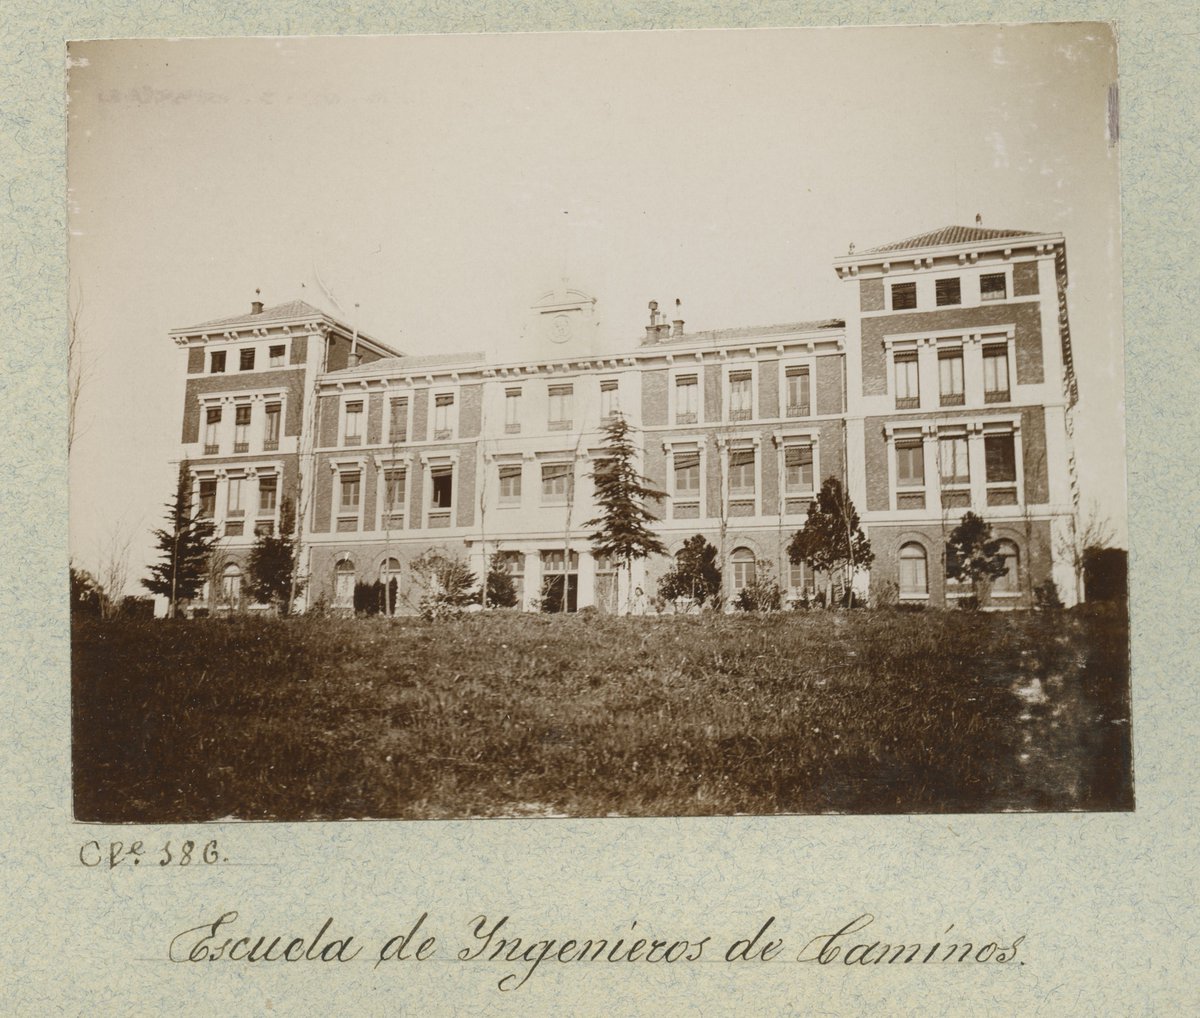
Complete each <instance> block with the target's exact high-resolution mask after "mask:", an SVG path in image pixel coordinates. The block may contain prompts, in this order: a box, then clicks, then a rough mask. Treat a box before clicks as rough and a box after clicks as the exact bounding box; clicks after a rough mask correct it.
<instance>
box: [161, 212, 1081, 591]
mask: <svg viewBox="0 0 1200 1018" xmlns="http://www.w3.org/2000/svg"><path fill="white" fill-rule="evenodd" d="M834 269H835V271H836V272H837V274H838V277H839V278H840V280H841V281H842V282H841V288H842V292H843V294H844V303H843V309H842V312H843V313H842V314H841V315H840V316H838V317H832V318H828V319H824V320H819V321H807V322H795V323H788V324H781V325H770V326H751V327H746V328H737V329H725V330H718V331H710V332H690V333H689V332H687V331H685V329H684V324H685V323H684V321H683V318H682V312H681V309H680V308H679V306H678V302H676V306H675V307H674V308H673V309H667V311H666V312H662V311H660V310H659V308H658V305H657V304H655V303H654V302H651V304H650V308H649V323H648V324H647V326H646V329H645V335H644V336H641V337H639V338H638V340H637V341H636V342H630V343H616V344H614V343H613V341H612V339H611V337H607V336H605V334H604V332H603V329H602V327H601V325H600V323H599V322H598V321H597V318H596V302H595V300H594V298H592V297H590V296H588V295H587V294H584V293H582V292H580V291H576V290H570V289H566V288H563V289H560V290H558V291H554V292H551V293H547V294H545V295H544V296H543V297H542V298H541V299H540V300H539V301H538V302H536V303H535V305H534V306H533V308H531V310H530V316H529V322H528V323H527V329H526V331H525V333H524V335H523V337H522V350H523V356H522V358H521V359H520V360H513V361H499V360H494V359H491V360H490V359H489V358H487V357H485V356H483V355H481V354H454V355H436V354H435V355H426V354H422V355H412V356H409V355H404V354H402V353H400V352H398V351H395V350H392V349H390V348H389V347H387V346H385V345H384V344H383V343H381V342H379V341H378V340H375V339H372V338H370V337H366V336H363V335H361V334H357V333H355V332H354V331H353V330H351V329H350V328H348V327H347V326H346V325H345V324H344V323H341V322H338V321H337V320H335V319H333V318H331V317H329V316H328V315H326V314H324V313H323V312H321V311H318V310H317V309H315V308H313V307H311V306H309V305H307V304H303V303H301V302H294V303H292V304H285V305H280V306H278V307H274V308H269V309H264V308H263V307H262V305H261V304H255V305H254V306H253V307H252V311H251V313H250V314H249V315H245V316H240V317H234V318H228V319H221V320H218V321H216V322H210V323H206V324H205V325H201V326H196V327H193V328H188V329H181V330H176V331H175V332H174V333H172V335H173V336H174V338H175V341H176V343H177V344H179V345H180V346H181V347H182V348H184V349H185V350H186V351H187V382H186V391H185V405H184V411H183V450H182V456H183V458H184V459H186V460H187V461H188V464H189V470H190V471H191V474H192V477H193V481H194V488H193V494H194V497H195V499H196V504H197V505H198V506H200V508H201V511H202V512H203V513H205V514H206V515H209V516H211V517H212V518H213V520H214V522H215V523H216V524H217V526H218V532H219V534H220V535H221V544H220V548H219V552H218V555H217V557H216V560H215V562H214V568H213V575H212V577H211V578H210V582H209V585H208V587H207V589H206V592H205V595H204V598H205V600H206V601H207V603H208V604H209V605H210V606H211V607H217V606H221V605H224V606H227V607H228V606H236V605H238V604H242V603H244V601H245V597H244V595H243V592H242V590H241V584H242V579H243V578H244V575H245V569H246V558H247V555H248V552H249V548H250V546H251V545H252V544H253V541H254V538H255V534H256V532H263V531H264V530H269V529H271V528H277V527H278V526H279V521H280V507H281V505H282V503H283V499H284V498H289V499H291V500H292V503H293V504H294V505H295V506H296V508H297V510H298V516H299V525H298V526H299V548H300V555H301V563H300V565H301V572H302V573H303V574H304V576H305V577H306V588H307V589H306V599H307V602H308V603H309V604H313V603H316V602H321V603H323V604H325V605H328V606H331V607H335V608H339V609H349V608H350V607H351V606H352V604H353V594H354V588H355V585H356V584H359V583H363V582H374V581H376V580H384V581H387V580H389V579H395V580H396V581H397V586H398V590H399V595H398V597H397V604H398V610H401V611H406V610H411V609H412V608H413V607H414V606H415V602H416V599H417V585H416V576H415V575H414V571H413V563H414V562H415V561H416V560H418V559H420V558H421V557H422V556H426V555H427V554H428V553H430V552H431V551H433V552H441V553H443V554H448V555H450V556H454V557H460V558H464V559H466V560H467V561H468V562H469V564H470V567H471V569H472V570H473V571H475V572H476V574H477V575H480V576H482V575H483V574H484V571H485V568H486V563H487V562H488V561H489V559H490V558H491V556H492V555H493V554H495V553H499V554H500V555H501V556H502V557H503V559H504V561H505V563H506V565H507V568H508V570H509V572H510V573H511V574H512V575H513V577H514V580H515V584H516V586H517V589H518V592H519V598H520V601H519V603H520V604H521V605H522V606H523V607H529V606H530V605H531V604H532V603H534V602H535V601H537V600H538V599H539V598H540V595H541V593H542V591H543V589H544V585H545V584H546V582H547V581H548V580H551V579H552V580H553V582H554V583H557V584H558V585H559V589H560V590H562V589H565V591H566V592H567V595H568V602H569V607H570V608H571V609H574V608H578V607H583V606H586V605H595V606H597V607H598V608H601V609H605V610H621V609H622V608H623V607H624V606H626V605H628V604H629V602H630V600H631V594H632V593H633V592H632V591H631V590H630V589H627V588H628V587H629V586H630V584H631V585H632V586H633V587H635V588H636V587H640V588H641V589H642V590H643V591H645V592H646V593H647V594H648V595H650V596H651V597H653V594H654V591H655V587H656V583H657V579H658V577H660V576H661V575H662V574H663V573H664V572H665V571H666V570H667V569H668V568H669V566H670V564H671V560H670V558H668V557H659V558H657V559H652V560H648V561H646V562H642V563H637V564H635V568H634V572H633V575H632V577H631V579H626V577H625V576H624V575H623V574H620V573H619V572H618V571H617V570H616V569H615V568H614V565H613V563H611V562H609V561H605V560H604V559H602V558H598V557H596V556H594V555H593V554H592V552H591V542H590V541H589V539H588V537H589V534H588V531H587V530H586V528H584V527H583V523H584V521H586V520H588V519H590V518H591V517H593V516H594V515H595V510H594V502H593V498H592V482H591V478H590V474H591V472H592V470H593V467H594V465H595V463H596V462H597V459H598V458H599V457H600V456H601V455H602V454H603V435H602V431H601V427H602V423H603V421H604V420H605V418H607V417H608V416H609V415H611V414H614V413H617V412H619V413H621V414H623V415H625V416H626V417H627V418H628V419H629V420H630V422H631V423H632V424H633V425H634V427H635V428H636V435H637V438H638V442H639V451H640V456H641V469H642V471H643V473H645V474H646V475H647V476H648V477H649V478H650V479H651V481H652V483H653V485H654V486H655V487H657V488H659V489H661V490H662V491H664V492H665V493H666V496H667V497H666V498H665V499H664V500H663V501H662V503H661V504H658V505H656V506H653V507H652V508H653V509H654V511H655V513H656V515H657V516H658V517H659V522H658V524H657V529H658V531H659V533H660V536H661V538H662V540H663V543H664V544H665V545H666V546H667V548H668V551H669V552H670V553H671V554H674V553H675V552H676V551H678V549H679V548H680V547H681V546H682V544H683V542H684V541H685V540H686V539H687V538H689V537H691V536H692V535H694V534H697V533H699V534H703V535H704V536H705V537H706V538H707V539H708V540H709V541H710V542H711V543H713V545H714V546H716V547H718V548H720V549H722V558H723V561H722V569H723V571H725V575H726V583H727V588H728V590H729V592H731V593H736V592H737V591H738V590H739V589H740V588H741V587H743V586H744V585H745V584H746V583H748V582H750V581H751V580H752V579H753V578H754V577H755V576H756V575H759V574H761V572H762V571H763V570H768V571H770V572H771V573H772V574H773V575H774V576H775V577H776V578H777V579H778V580H779V581H780V583H781V585H782V586H783V587H784V588H785V591H786V592H787V596H788V597H789V599H796V598H803V597H808V596H811V595H812V594H813V593H814V592H815V591H816V590H818V589H820V588H821V587H822V586H823V582H824V579H825V578H823V577H814V576H813V575H811V572H810V571H809V570H807V569H806V568H805V567H803V566H796V565H792V564H791V563H790V562H789V561H788V558H787V552H786V548H787V544H788V542H789V541H790V540H791V537H792V535H793V534H794V533H795V531H796V530H797V529H799V528H800V527H801V526H802V525H803V523H804V519H805V516H806V514H807V511H808V505H809V503H810V502H811V500H812V498H813V497H814V495H815V494H816V491H817V490H818V489H819V488H820V486H821V482H822V480H823V479H824V478H826V477H829V476H831V475H832V476H836V477H838V478H839V479H841V480H842V481H843V483H844V484H845V485H846V486H847V488H848V490H849V492H850V495H851V497H852V499H853V501H854V503H855V505H856V507H857V508H858V510H859V513H860V516H861V518H862V523H863V527H864V530H865V531H866V533H867V536H868V538H869V539H870V541H871V545H872V549H873V551H874V553H875V561H874V563H873V564H872V566H871V568H870V570H869V573H867V572H864V573H863V574H862V576H860V577H859V578H858V580H857V581H856V583H857V585H859V586H860V589H861V593H863V594H864V595H869V596H870V598H871V599H872V600H874V601H876V602H891V601H901V602H910V603H914V604H929V605H933V606H943V605H947V604H953V603H954V602H955V600H956V599H957V598H959V597H962V596H964V595H965V594H967V593H969V590H966V589H964V588H963V587H962V585H960V584H955V583H953V582H950V581H948V580H947V578H946V575H945V551H944V549H945V545H946V540H947V537H948V536H949V532H950V531H951V530H952V529H953V528H954V526H956V525H957V523H958V522H959V520H960V519H961V517H962V515H963V514H964V513H965V512H966V511H967V510H971V511H974V512H975V513H977V514H978V515H980V516H982V517H984V518H985V519H986V520H987V521H988V523H989V525H990V526H991V528H992V530H993V532H994V534H995V535H996V536H997V537H998V538H999V539H1000V540H1001V541H1002V545H1001V548H1002V551H1003V554H1004V556H1005V561H1006V564H1007V565H1008V570H1007V572H1006V574H1005V575H1004V576H1002V577H1000V578H999V579H997V580H996V581H995V582H994V583H993V585H992V588H991V592H990V596H989V603H990V604H991V605H992V606H1014V607H1016V606H1026V605H1029V604H1030V603H1032V599H1033V596H1034V589H1035V588H1036V587H1037V586H1038V585H1039V584H1042V583H1044V582H1046V581H1047V580H1050V579H1053V580H1055V581H1056V584H1057V587H1058V590H1059V592H1060V593H1061V594H1062V595H1063V596H1064V598H1065V599H1067V600H1070V599H1071V595H1073V593H1074V589H1075V585H1074V574H1073V571H1072V569H1071V566H1070V564H1069V563H1065V562H1062V561H1058V560H1057V558H1056V556H1055V548H1056V547H1057V546H1058V544H1059V543H1060V542H1059V540H1058V539H1059V537H1060V536H1061V535H1062V534H1063V533H1064V532H1065V531H1067V530H1069V528H1070V527H1071V526H1072V525H1073V520H1074V515H1075V511H1076V502H1077V492H1076V487H1075V480H1074V461H1073V457H1072V453H1071V409H1072V407H1073V406H1074V404H1075V401H1076V399H1077V390H1076V383H1075V377H1074V369H1073V363H1072V355H1071V341H1070V332H1069V327H1068V322H1067V305H1066V288H1067V273H1066V250H1065V242H1064V240H1063V238H1062V236H1061V235H1058V234H1039V233H1031V232H1024V231H1001V230H985V229H982V228H981V227H948V228H944V229H941V230H937V231H933V232H931V233H928V234H924V235H921V236H919V237H913V238H910V239H908V240H906V241H902V242H898V243H896V244H889V245H885V246H883V247H878V248H875V249H872V250H870V251H864V252H862V253H858V254H855V253H854V252H853V251H851V253H850V254H848V255H846V256H844V257H840V258H838V259H836V260H835V262H834Z"/></svg>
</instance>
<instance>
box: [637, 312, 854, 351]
mask: <svg viewBox="0 0 1200 1018" xmlns="http://www.w3.org/2000/svg"><path fill="white" fill-rule="evenodd" d="M845 325H846V323H845V322H844V321H843V320H842V319H841V318H823V319H821V320H819V321H815V322H783V323H781V324H779V325H747V326H742V327H741V328H736V329H710V330H708V331H707V332H685V333H684V334H683V335H682V336H670V337H668V338H666V339H663V340H661V341H660V342H658V343H647V344H645V345H646V346H667V345H668V344H671V343H720V342H723V341H724V340H727V339H753V338H755V337H757V336H786V335H789V334H791V333H793V332H820V331H821V330H822V329H841V328H844V327H845Z"/></svg>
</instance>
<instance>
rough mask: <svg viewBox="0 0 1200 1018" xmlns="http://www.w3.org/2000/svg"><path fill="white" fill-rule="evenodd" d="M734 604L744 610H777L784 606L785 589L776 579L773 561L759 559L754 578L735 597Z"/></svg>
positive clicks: (739, 609)
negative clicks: (783, 589) (781, 587)
mask: <svg viewBox="0 0 1200 1018" xmlns="http://www.w3.org/2000/svg"><path fill="white" fill-rule="evenodd" d="M733 606H734V607H735V608H736V609H738V611H744V612H777V611H779V609H780V608H781V607H782V606H783V591H782V590H781V589H780V587H779V584H778V583H777V582H776V581H775V577H774V575H773V570H772V569H771V563H770V562H768V561H766V559H759V560H758V563H757V565H756V568H755V575H754V580H753V581H752V582H750V583H748V584H746V586H744V587H743V588H742V589H741V590H740V591H738V596H737V597H736V598H734V601H733Z"/></svg>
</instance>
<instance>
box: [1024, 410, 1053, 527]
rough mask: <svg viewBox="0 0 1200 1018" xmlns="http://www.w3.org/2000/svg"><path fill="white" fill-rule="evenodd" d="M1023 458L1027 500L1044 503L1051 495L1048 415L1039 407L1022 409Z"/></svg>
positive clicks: (1028, 501) (1030, 502)
mask: <svg viewBox="0 0 1200 1018" xmlns="http://www.w3.org/2000/svg"><path fill="white" fill-rule="evenodd" d="M1021 459H1022V466H1023V467H1024V474H1025V477H1024V482H1025V501H1026V503H1028V504H1031V505H1044V504H1045V503H1046V501H1047V500H1048V499H1049V497H1050V482H1049V471H1048V469H1047V466H1048V465H1047V463H1046V417H1045V414H1044V413H1043V412H1042V410H1041V409H1040V408H1039V407H1026V408H1024V409H1023V410H1022V411H1021Z"/></svg>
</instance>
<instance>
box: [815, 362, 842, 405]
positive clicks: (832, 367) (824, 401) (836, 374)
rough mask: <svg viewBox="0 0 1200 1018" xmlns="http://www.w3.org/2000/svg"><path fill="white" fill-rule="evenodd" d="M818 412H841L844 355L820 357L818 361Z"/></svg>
mask: <svg viewBox="0 0 1200 1018" xmlns="http://www.w3.org/2000/svg"><path fill="white" fill-rule="evenodd" d="M816 373H817V378H816V403H817V405H816V412H817V413H818V414H840V413H842V412H843V411H844V410H845V407H844V406H843V405H842V357H841V356H840V355H839V356H837V357H832V356H827V357H818V358H817V361H816Z"/></svg>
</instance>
